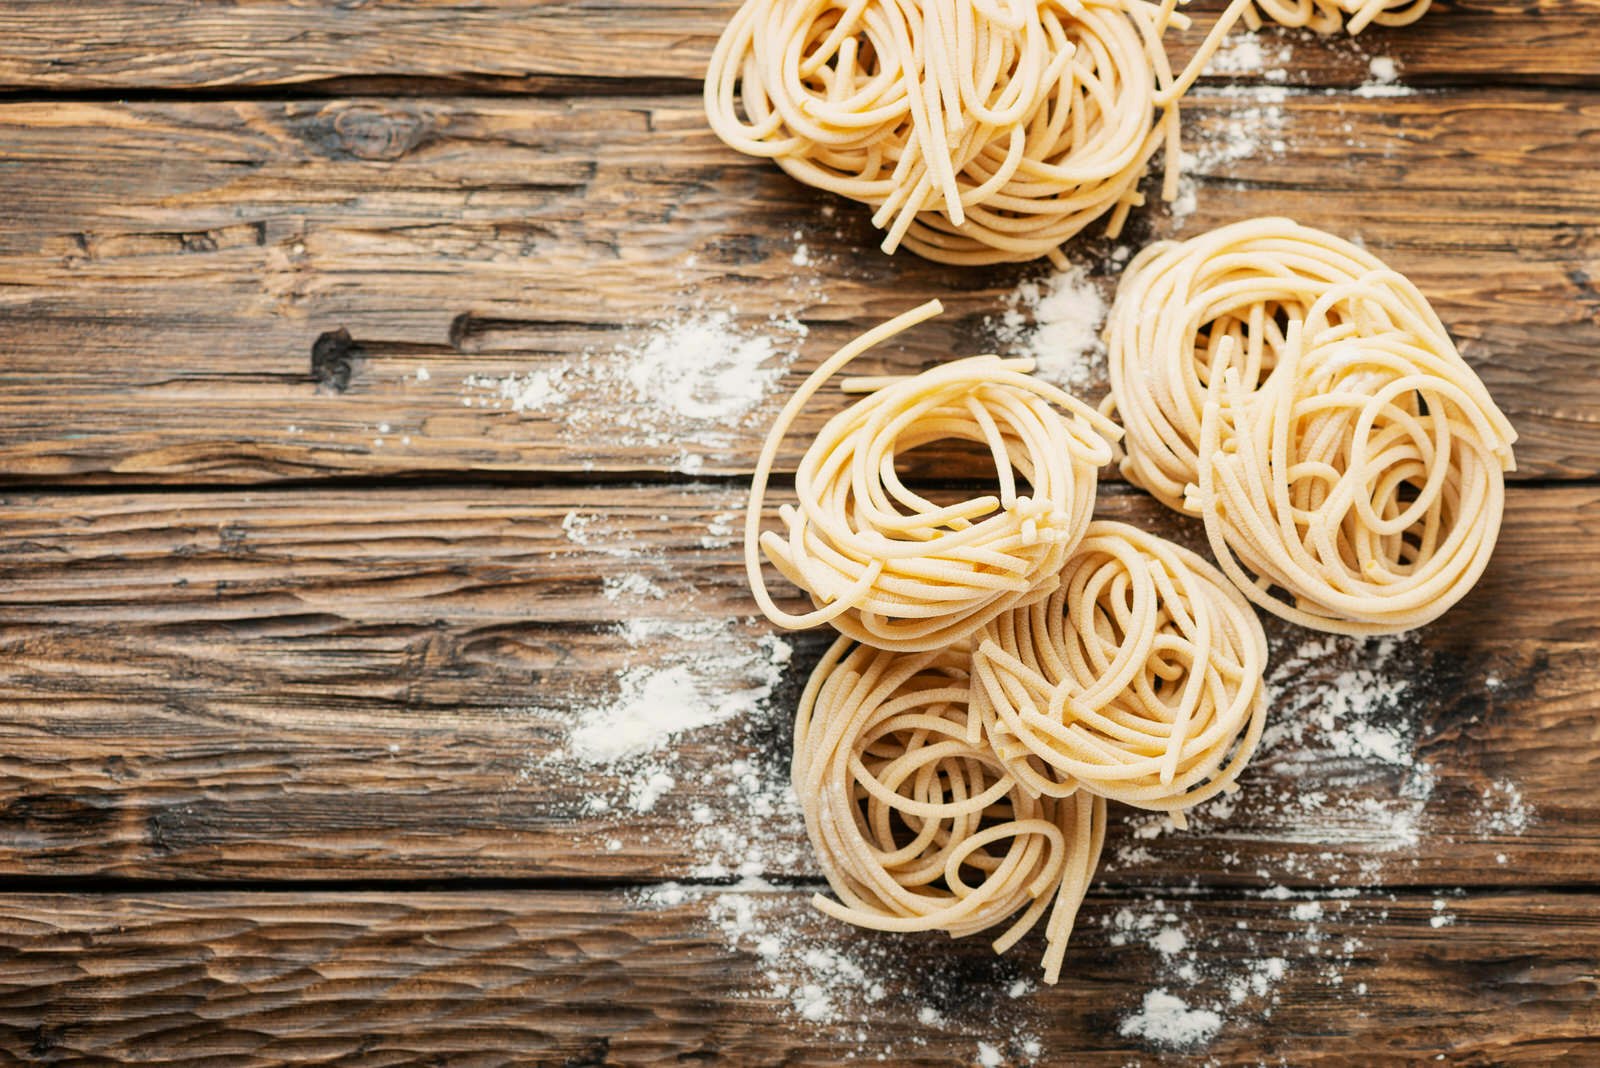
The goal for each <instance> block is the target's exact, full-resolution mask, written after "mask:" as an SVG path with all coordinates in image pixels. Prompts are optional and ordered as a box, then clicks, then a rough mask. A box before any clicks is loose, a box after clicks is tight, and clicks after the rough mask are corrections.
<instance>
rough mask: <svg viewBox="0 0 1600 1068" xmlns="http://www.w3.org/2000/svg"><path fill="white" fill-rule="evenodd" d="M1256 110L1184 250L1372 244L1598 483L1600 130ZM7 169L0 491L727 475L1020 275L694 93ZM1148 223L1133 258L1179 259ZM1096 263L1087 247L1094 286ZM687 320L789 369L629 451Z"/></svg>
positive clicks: (1594, 110) (1405, 115)
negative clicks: (521, 388)
mask: <svg viewBox="0 0 1600 1068" xmlns="http://www.w3.org/2000/svg"><path fill="white" fill-rule="evenodd" d="M1440 21H1443V19H1441V20H1440ZM1244 92H1245V93H1246V95H1244V96H1237V95H1226V94H1218V93H1216V92H1207V93H1205V94H1202V95H1201V96H1200V97H1198V98H1197V99H1196V100H1195V101H1194V102H1193V105H1192V106H1191V107H1190V108H1189V115H1190V119H1191V124H1192V128H1193V130H1194V131H1195V136H1194V144H1196V145H1199V146H1202V147H1203V146H1205V145H1208V144H1209V145H1212V146H1217V145H1221V146H1223V148H1224V149H1226V147H1227V145H1228V144H1229V143H1230V141H1231V139H1232V138H1233V137H1234V132H1233V130H1234V127H1236V126H1237V125H1238V124H1241V123H1242V124H1244V126H1245V127H1246V128H1249V129H1256V128H1257V127H1260V128H1261V130H1262V131H1263V133H1262V137H1263V138H1264V140H1263V142H1262V146H1263V147H1262V148H1261V152H1260V155H1261V156H1262V158H1238V159H1230V157H1229V155H1228V153H1227V152H1226V151H1223V152H1222V153H1221V155H1217V154H1216V153H1215V152H1213V153H1211V155H1210V156H1207V155H1206V153H1204V152H1202V156H1203V157H1205V158H1206V159H1207V160H1209V162H1202V163H1201V164H1200V165H1198V166H1197V167H1196V168H1195V170H1196V171H1197V172H1198V173H1199V179H1200V187H1199V190H1198V193H1199V197H1198V205H1199V208H1198V211H1197V212H1195V214H1194V215H1193V216H1192V217H1189V218H1188V219H1187V220H1186V221H1185V222H1184V224H1183V226H1182V227H1181V231H1182V232H1184V233H1194V232H1199V231H1201V230H1203V229H1205V228H1208V227H1210V226H1212V225H1216V224H1218V223H1221V222H1225V221H1231V220H1234V219H1237V218H1241V217H1245V216H1248V215H1252V214H1261V213H1283V214H1289V215H1292V216H1294V217H1296V218H1298V219H1299V220H1300V221H1301V222H1304V223H1308V224H1314V225H1321V226H1324V227H1328V228H1330V229H1332V230H1334V231H1335V232H1339V233H1343V234H1347V235H1352V236H1359V237H1361V238H1363V239H1364V240H1365V241H1366V242H1367V244H1368V245H1369V246H1370V247H1372V248H1373V249H1374V250H1375V251H1377V252H1379V253H1380V254H1381V255H1383V256H1384V257H1385V258H1386V259H1388V260H1389V261H1390V262H1391V263H1392V264H1393V265H1394V266H1395V267H1396V268H1398V269H1400V270H1402V271H1405V272H1406V273H1408V274H1409V275H1410V276H1411V277H1412V278H1414V279H1415V280H1416V281H1417V283H1418V284H1419V285H1420V286H1421V287H1422V288H1423V290H1424V291H1426V292H1427V293H1428V294H1429V295H1430V296H1431V297H1432V298H1433V299H1434V300H1435V302H1436V304H1437V306H1438V308H1439V311H1440V313H1441V315H1442V316H1443V317H1444V318H1445V320H1446V322H1448V323H1449V324H1450V325H1451V326H1452V328H1453V329H1454V330H1455V332H1456V333H1457V335H1458V336H1459V337H1460V338H1461V340H1462V346H1463V350H1464V352H1465V353H1466V355H1467V357H1468V358H1469V359H1470V360H1471V361H1473V362H1474V363H1475V364H1476V365H1477V366H1478V367H1479V369H1480V370H1481V372H1482V374H1483V376H1484V378H1485V380H1486V381H1487V382H1488V384H1489V386H1490V388H1491V389H1492V390H1493V392H1494V394H1495V396H1496V397H1497V399H1498V400H1499V402H1500V403H1501V404H1502V406H1503V407H1504V408H1505V409H1506V411H1507V412H1508V414H1509V415H1510V416H1511V418H1512V420H1513V422H1514V423H1515V424H1516V425H1517V426H1518V427H1519V429H1520V430H1521V431H1522V434H1523V439H1522V442H1521V444H1520V447H1519V452H1518V454H1519V458H1520V460H1521V468H1520V472H1519V477H1533V478H1586V477H1593V476H1595V475H1596V474H1600V378H1597V377H1596V376H1595V375H1594V374H1592V373H1591V372H1592V368H1593V354H1594V351H1595V349H1596V346H1597V345H1600V296H1597V295H1596V290H1595V288H1594V286H1595V284H1594V282H1593V281H1592V278H1594V277H1600V187H1596V185H1595V184H1594V183H1592V182H1584V181H1581V180H1578V178H1579V176H1582V175H1586V174H1590V173H1592V172H1593V169H1594V166H1595V163H1596V154H1595V148H1594V146H1595V144H1596V143H1597V140H1600V103H1596V102H1595V101H1594V99H1593V98H1590V97H1587V96H1583V95H1563V94H1560V93H1552V92H1524V91H1509V90H1486V91H1480V92H1462V93H1452V94H1448V95H1419V96H1410V97H1396V98H1351V97H1348V96H1346V95H1334V96H1328V95H1324V94H1321V93H1311V94H1304V93H1301V94H1291V95H1289V96H1288V97H1287V98H1286V99H1284V100H1283V101H1282V102H1281V103H1278V102H1275V101H1276V99H1277V96H1278V95H1281V94H1282V93H1283V92H1284V91H1283V90H1282V89H1281V88H1275V87H1267V88H1265V89H1261V90H1245V91H1244ZM1263 93H1264V94H1266V95H1265V96H1263V95H1262V94H1263ZM1252 94H1253V95H1252ZM1274 136H1281V137H1282V138H1283V139H1285V142H1286V144H1292V145H1293V146H1294V147H1293V151H1292V152H1289V151H1285V152H1284V153H1282V154H1275V153H1274V152H1273V151H1272V150H1271V147H1270V139H1271V137H1274ZM0 145H3V146H4V147H3V149H0V175H3V178H4V181H5V185H6V190H7V198H8V215H9V217H10V218H11V219H12V220H13V225H12V226H10V227H7V228H6V230H5V231H4V232H3V233H0V349H3V350H4V351H5V352H6V361H5V368H4V370H3V371H0V477H3V478H6V479H9V480H13V481H15V480H34V481H41V480H42V481H58V480H60V479H63V478H67V477H71V478H73V479H75V480H77V481H78V482H80V483H82V482H86V481H99V482H106V481H117V480H124V481H130V480H131V481H137V482H151V481H160V480H168V481H174V482H183V481H189V480H192V479H194V478H196V477H200V478H204V479H206V480H208V481H236V482H252V481H259V480H271V479H278V478H283V477H293V478H305V477H321V476H347V475H398V474H415V473H426V472H443V471H450V472H458V473H459V472H466V471H471V472H480V473H483V472H501V471H520V472H530V471H552V470H559V471H573V472H594V471H609V472H616V471H631V472H645V471H664V470H673V469H685V468H690V467H695V465H696V464H698V467H697V468H696V469H700V470H704V471H707V472H744V471H747V470H748V468H749V466H750V464H751V462H752V460H753V457H754V455H755V452H756V449H757V447H758V443H759V438H760V434H761V432H762V429H763V428H764V426H765V425H766V423H767V422H768V421H769V420H770V418H771V415H772V413H773V412H774V411H775V409H776V406H777V405H778V403H779V402H780V398H781V396H782V394H783V393H784V392H785V391H786V390H787V389H788V388H790V387H792V386H793V385H794V384H795V383H796V382H797V381H798V379H799V376H800V375H801V374H803V373H804V372H805V371H807V370H809V369H810V368H811V367H812V366H814V365H815V363H816V362H817V361H818V360H819V359H821V358H822V357H823V356H824V355H826V354H827V353H828V352H830V351H832V349H833V348H834V347H835V346H836V345H838V344H839V343H841V342H842V341H843V340H845V339H847V338H848V337H850V336H853V335H854V334H856V333H858V332H860V331H861V330H862V329H864V328H865V327H866V326H867V325H869V324H872V323H875V322H879V321H881V320H882V319H884V318H887V317H888V316H890V315H891V314H894V313H896V312H898V311H900V310H903V309H904V308H906V307H908V306H910V305H911V304H913V303H917V302H920V301H922V300H925V299H928V298H930V297H934V296H938V297H941V298H945V299H946V300H947V303H948V304H949V306H950V311H949V313H948V315H947V317H946V319H945V320H942V321H940V322H939V323H936V324H931V325H929V326H927V327H924V328H923V329H922V330H920V331H919V332H917V333H916V334H915V335H914V336H913V337H910V338H908V339H907V345H906V352H907V353H908V354H909V355H908V356H902V357H898V358H896V357H894V356H892V355H891V356H889V357H887V363H888V364H889V365H890V366H895V367H907V366H918V365H921V364H922V363H923V362H925V361H927V360H930V359H935V358H938V357H939V356H941V355H944V354H948V353H950V352H959V353H962V354H966V353H970V352H973V351H978V350H982V349H984V348H986V347H990V346H992V345H994V344H995V341H994V338H993V331H992V330H990V329H988V328H987V327H986V325H985V324H986V322H987V320H988V319H989V318H990V317H992V316H994V315H997V314H998V313H1000V312H1001V311H1002V310H1003V306H1004V303H1005V300H1006V298H1007V297H1008V295H1009V294H1011V292H1012V289H1013V287H1014V286H1015V285H1016V284H1017V282H1018V281H1019V279H1023V278H1028V277H1033V276H1036V275H1037V274H1038V269H1033V270H1032V271H1030V270H1027V269H1017V268H1008V269H995V270H977V271H971V270H969V271H961V270H956V269H950V268H940V267H936V266H934V265H931V264H928V263H925V262H922V261H920V260H918V259H916V258H915V257H913V256H911V255H908V254H903V255H900V256H898V257H895V258H893V259H889V258H886V257H883V256H881V255H879V254H878V253H877V252H875V251H872V250H871V248H872V245H873V244H874V243H875V240H874V238H873V235H872V234H871V233H869V227H867V226H866V224H865V221H864V220H863V219H861V218H860V217H859V212H858V211H857V210H856V209H855V208H854V207H853V206H851V205H845V204H841V205H839V206H838V208H837V211H836V212H835V214H834V215H833V217H832V218H831V219H830V218H828V217H826V216H825V215H824V212H825V211H830V210H833V205H832V204H830V203H828V202H827V200H826V198H823V197H820V196H816V195H813V194H811V193H810V192H808V191H806V190H803V189H802V188H800V187H799V186H797V185H796V184H794V183H792V182H790V181H789V180H788V179H787V178H785V177H784V176H783V175H781V174H780V173H778V172H777V171H776V169H775V168H773V167H771V166H769V165H767V164H764V163H762V162H760V161H756V160H750V159H746V158H743V157H740V156H738V155H736V154H734V153H732V152H731V151H729V150H727V149H726V148H724V147H723V146H722V145H721V144H719V143H718V142H717V141H716V139H715V138H714V137H713V136H712V135H711V134H710V133H709V131H708V130H707V129H706V128H705V123H704V118H703V116H702V115H701V113H700V109H699V106H698V103H697V102H696V101H695V100H693V99H692V98H684V97H676V98H649V99H638V100H630V101H619V100H594V101H566V102H559V103H548V102H540V101H528V100H523V101H507V100H484V99H478V100H467V99H451V100H438V101H415V100H411V101H404V100H401V101H396V100H389V101H375V100H335V101H324V102H308V103H259V102H247V103H145V104H114V103H103V104H102V103H75V104H59V103H40V104H21V103H12V104H0ZM1513 173H1514V174H1515V176H1516V181H1515V182H1512V183H1508V182H1507V181H1506V178H1507V175H1508V174H1513ZM1139 218H1140V221H1139V222H1137V223H1136V224H1135V226H1134V229H1133V230H1132V231H1131V232H1130V234H1129V235H1128V236H1129V241H1130V242H1133V243H1142V242H1143V241H1145V240H1148V239H1150V238H1152V237H1155V236H1160V235H1162V234H1166V233H1170V232H1172V231H1173V230H1174V227H1173V225H1172V221H1171V220H1170V219H1169V218H1168V217H1167V216H1165V215H1162V214H1160V213H1157V214H1156V215H1154V216H1151V217H1139ZM798 244H804V245H805V246H806V249H807V256H808V258H809V262H808V263H806V264H805V265H797V264H796V263H795V262H794V260H795V253H796V251H797V245H798ZM1110 252H1111V247H1110V245H1109V244H1108V243H1107V242H1105V241H1104V240H1103V239H1101V240H1091V241H1089V242H1087V243H1086V244H1085V245H1084V247H1083V248H1082V249H1080V250H1078V252H1077V255H1078V256H1079V258H1080V259H1082V260H1083V261H1084V262H1085V263H1087V264H1089V265H1091V266H1092V268H1093V270H1094V271H1095V273H1096V275H1097V276H1098V277H1099V280H1100V282H1101V283H1102V285H1103V287H1104V288H1105V289H1106V290H1107V291H1108V292H1109V289H1110V286H1111V284H1112V281H1113V279H1114V269H1113V268H1112V267H1111V266H1110V261H1109V259H1108V254H1109V253H1110ZM802 258H803V259H805V258H807V257H802ZM695 309H699V310H700V312H701V313H712V312H726V313H727V314H728V315H729V316H730V324H731V328H732V329H734V330H735V331H737V332H740V333H741V334H742V335H743V336H748V337H758V336H771V337H773V338H774V345H775V349H776V350H777V352H778V353H779V354H780V356H782V355H783V354H790V355H792V354H793V353H794V352H795V351H796V350H800V353H801V355H800V358H799V359H798V360H797V361H796V362H794V363H793V364H792V365H791V366H790V367H789V369H788V372H787V373H786V374H785V375H784V376H783V378H782V380H781V381H780V382H777V383H774V385H773V387H772V388H771V389H770V390H769V392H768V395H767V397H766V399H765V400H764V401H763V402H762V403H760V404H759V405H756V406H755V407H754V408H753V409H752V410H751V411H749V412H748V413H744V414H743V417H742V419H740V420H733V422H735V423H740V424H741V425H735V426H729V425H728V422H729V420H725V419H722V418H703V419H700V420H698V421H696V420H694V419H689V420H686V421H679V423H677V424H674V426H673V427H672V428H671V433H670V434H658V435H654V436H652V435H642V434H639V433H637V432H636V431H630V429H629V425H628V424H629V421H630V420H635V419H637V418H638V417H639V414H640V410H641V406H644V407H648V404H649V402H650V400H651V399H652V398H651V397H650V396H649V395H648V391H646V392H645V393H644V394H640V393H639V391H637V390H632V391H630V390H629V389H628V388H626V387H619V385H618V382H619V379H621V378H623V377H624V376H625V375H626V369H627V368H628V367H629V366H631V364H632V361H633V359H634V357H632V356H631V355H630V350H631V349H636V348H637V347H638V346H640V345H643V344H645V343H647V342H648V340H649V339H650V337H651V336H652V332H651V325H650V324H652V323H654V322H656V321H658V320H660V319H662V318H663V317H671V316H673V315H687V314H689V313H691V312H692V311H694V310H695ZM773 315H777V316H779V317H780V318H781V317H785V316H794V317H796V318H797V320H798V321H801V322H803V323H804V324H806V325H808V326H809V327H810V328H811V333H810V336H809V337H808V338H806V339H805V341H804V343H803V344H802V343H800V342H798V341H797V340H796V339H795V337H794V336H793V333H792V332H790V331H785V330H781V329H777V328H775V327H774V326H773V325H772V324H771V323H770V322H769V317H770V316H773ZM339 329H345V330H348V332H349V333H350V334H351V335H352V336H353V339H354V342H355V343H356V345H357V347H358V349H359V354H360V356H361V358H360V359H359V360H357V361H356V362H355V364H354V367H353V372H352V374H351V376H350V379H349V382H348V383H347V385H346V387H345V389H344V390H343V391H342V392H341V391H338V390H336V389H333V388H329V387H328V386H327V385H323V386H321V387H319V385H318V382H317V381H316V380H315V379H314V378H313V376H312V374H311V373H310V372H311V354H312V350H313V347H314V343H315V342H316V340H317V339H318V338H319V337H321V336H323V335H325V334H331V333H333V332H335V331H337V330H339ZM586 353H587V354H589V355H588V356H587V357H586V356H585V354H586ZM586 359H587V360H588V362H587V363H586V362H585V360H586ZM563 369H564V370H565V371H566V375H567V377H566V379H565V380H564V381H565V387H564V388H565V389H566V390H567V393H568V396H567V397H566V399H565V400H564V401H563V402H562V403H560V404H553V405H548V406H543V407H538V406H536V410H530V411H526V412H522V413H518V412H514V411H511V410H510V409H509V408H508V407H505V406H501V407H500V408H499V409H496V408H493V407H489V408H484V407H479V406H478V405H482V404H484V403H486V402H487V401H488V400H489V399H490V397H489V394H490V393H492V390H491V391H486V390H484V389H474V388H471V387H468V386H466V385H464V379H466V378H467V377H468V376H472V375H482V376H486V377H487V378H488V379H491V380H492V379H497V378H503V377H506V376H509V375H515V374H530V373H533V372H540V371H542V372H545V373H559V372H561V371H563ZM419 371H423V372H426V373H427V375H428V380H427V381H419V377H420V376H419ZM1098 392H1099V390H1098V388H1091V389H1090V393H1091V394H1095V393H1098ZM464 404H465V405H467V407H464V406H463V405H464ZM64 412H71V418H70V419H65V418H63V413H64ZM820 418H821V414H820V413H819V414H817V415H815V416H812V417H808V418H807V419H806V420H805V421H804V422H803V424H802V426H801V427H800V428H799V431H800V434H801V435H803V434H804V433H805V432H806V431H807V430H808V429H813V428H815V427H816V426H817V425H819V421H820ZM384 427H388V428H390V429H389V430H388V431H385V430H384V429H383V428H384ZM380 439H381V443H380ZM795 440H796V445H795V446H794V447H792V448H791V449H790V450H789V452H788V455H787V458H786V460H785V462H792V460H793V458H794V455H795V450H796V449H797V448H798V442H800V441H803V437H797V438H796V439H795ZM690 457H697V458H698V460H696V461H695V462H694V463H691V462H690V459H689V458H690Z"/></svg>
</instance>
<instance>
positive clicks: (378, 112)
mask: <svg viewBox="0 0 1600 1068" xmlns="http://www.w3.org/2000/svg"><path fill="white" fill-rule="evenodd" d="M425 133H426V124H425V123H424V122H423V120H422V118H421V117H420V116H418V115H413V114H410V113H408V112H403V111H390V110H387V109H385V108H380V107H376V106H374V105H371V104H356V105H353V106H351V107H347V108H344V109H342V110H340V111H339V112H338V113H337V114H335V115H334V117H333V135H334V136H333V147H335V148H336V149H337V150H338V151H340V152H342V153H344V154H346V155H350V156H354V157H356V158H357V159H368V160H396V159H399V158H400V157H401V156H404V155H405V154H406V153H407V152H410V151H411V150H412V149H413V148H415V147H417V144H418V143H419V142H420V141H421V140H422V137H423V135H424V134H425Z"/></svg>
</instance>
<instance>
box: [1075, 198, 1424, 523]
mask: <svg viewBox="0 0 1600 1068" xmlns="http://www.w3.org/2000/svg"><path fill="white" fill-rule="evenodd" d="M1385 269H1386V268H1385V267H1384V265H1383V263H1382V262H1381V261H1380V260H1379V259H1378V258H1377V257H1376V256H1373V255H1372V254H1371V253H1369V252H1367V251H1366V250H1365V249H1362V248H1358V247H1357V246H1355V245H1353V244H1351V243H1350V242H1348V241H1345V240H1342V239H1341V238H1338V237H1335V236H1333V235H1332V234H1328V233H1324V232H1323V231H1321V230H1315V229H1313V228H1311V227H1309V226H1301V225H1299V224H1298V223H1295V222H1294V221H1292V220H1290V219H1280V218H1270V217H1268V218H1259V219H1247V220H1245V221H1243V222H1238V223H1233V224H1231V225H1228V226H1223V227H1219V228H1218V229H1216V230H1212V231H1209V232H1208V233H1204V234H1200V235H1199V236H1197V237H1193V238H1190V239H1189V240H1187V241H1158V242H1156V243H1155V244H1153V245H1150V246H1148V247H1146V248H1145V249H1144V250H1143V251H1141V252H1140V253H1139V254H1138V255H1136V256H1135V257H1134V258H1133V260H1132V261H1130V262H1129V264H1128V266H1127V268H1126V269H1125V270H1124V271H1123V274H1122V281H1121V282H1120V283H1119V284H1118V286H1117V296H1116V300H1115V301H1114V303H1113V304H1112V308H1111V313H1110V315H1109V316H1108V318H1107V320H1106V359H1107V365H1108V371H1109V374H1110V379H1111V394H1110V396H1109V397H1107V399H1106V402H1105V403H1104V404H1103V405H1102V408H1103V409H1104V410H1105V411H1107V412H1112V413H1115V415H1116V416H1117V418H1118V419H1119V420H1120V421H1121V422H1122V426H1123V429H1124V430H1125V431H1126V433H1127V436H1126V439H1125V440H1124V442H1123V455H1122V457H1121V469H1122V475H1123V477H1124V478H1126V479H1127V480H1128V481H1129V482H1132V483H1133V484H1134V485H1136V486H1140V487H1143V488H1144V489H1146V490H1148V491H1149V492H1150V493H1152V494H1153V495H1154V496H1155V497H1156V499H1157V500H1159V501H1161V503H1163V504H1165V505H1166V506H1167V507H1169V508H1175V509H1178V510H1180V511H1182V510H1185V506H1184V490H1185V487H1187V486H1188V485H1190V484H1191V483H1193V482H1194V481H1195V480H1196V476H1197V473H1198V461H1197V452H1198V449H1199V443H1200V413H1201V410H1202V408H1203V407H1204V405H1205V393H1206V383H1207V382H1208V381H1209V377H1210V366H1211V362H1212V360H1213V358H1214V356H1215V354H1216V351H1217V348H1218V347H1219V346H1220V345H1221V344H1222V341H1223V339H1224V338H1232V339H1233V342H1234V344H1235V346H1236V347H1237V351H1238V356H1237V357H1236V361H1235V367H1236V370H1237V372H1238V377H1239V381H1240V383H1241V384H1242V385H1245V386H1251V385H1254V384H1255V383H1257V382H1259V381H1260V380H1261V379H1263V378H1264V377H1265V376H1266V375H1267V374H1268V373H1270V372H1271V371H1272V369H1273V368H1274V367H1276V366H1277V364H1278V359H1279V353H1280V351H1281V349H1282V347H1283V343H1284V329H1285V327H1286V326H1287V324H1288V322H1289V321H1290V320H1291V319H1296V318H1299V319H1303V318H1305V316H1306V314H1307V313H1308V312H1309V311H1310V309H1311V306H1312V305H1313V304H1315V303H1316V302H1317V301H1318V300H1319V299H1320V298H1321V297H1322V295H1323V294H1324V293H1326V292H1327V291H1328V290H1329V289H1330V288H1332V287H1333V286H1336V285H1339V284H1341V283H1345V282H1351V281H1354V280H1355V279H1357V278H1360V277H1361V276H1362V275H1365V274H1367V273H1369V272H1372V271H1382V270H1385ZM1417 299H1418V300H1421V297H1420V295H1418V296H1417ZM1423 304H1424V305H1425V304H1426V302H1425V301H1424V302H1423ZM1328 314H1329V315H1330V316H1333V317H1335V318H1337V316H1338V315H1339V314H1340V309H1338V308H1330V309H1329V312H1328Z"/></svg>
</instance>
